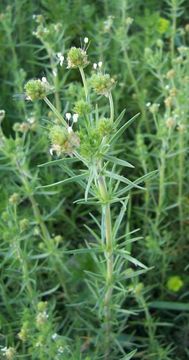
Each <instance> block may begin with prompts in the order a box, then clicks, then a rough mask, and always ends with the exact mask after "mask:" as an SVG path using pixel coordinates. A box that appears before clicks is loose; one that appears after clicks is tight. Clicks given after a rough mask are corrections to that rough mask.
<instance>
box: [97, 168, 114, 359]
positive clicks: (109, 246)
mask: <svg viewBox="0 0 189 360" xmlns="http://www.w3.org/2000/svg"><path fill="white" fill-rule="evenodd" d="M98 185H99V191H100V195H101V197H102V201H103V202H104V203H105V204H103V205H102V211H103V210H104V212H105V236H106V246H105V258H106V292H105V296H104V312H105V359H109V353H110V347H111V299H112V292H113V286H112V283H113V260H114V259H113V241H112V240H113V239H112V223H111V209H110V204H109V203H108V202H107V198H108V193H107V187H106V183H105V179H104V177H103V176H101V175H100V177H99V180H98Z"/></svg>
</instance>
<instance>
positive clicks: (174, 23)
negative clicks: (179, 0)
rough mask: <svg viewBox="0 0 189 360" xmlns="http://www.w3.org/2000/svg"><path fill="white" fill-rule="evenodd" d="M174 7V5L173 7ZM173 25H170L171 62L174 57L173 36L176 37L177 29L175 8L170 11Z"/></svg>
mask: <svg viewBox="0 0 189 360" xmlns="http://www.w3.org/2000/svg"><path fill="white" fill-rule="evenodd" d="M173 6H174V5H173ZM172 10H173V11H172V16H173V23H172V34H171V59H172V61H173V59H174V55H175V35H176V27H177V22H176V21H177V19H176V11H177V9H176V7H173V9H172Z"/></svg>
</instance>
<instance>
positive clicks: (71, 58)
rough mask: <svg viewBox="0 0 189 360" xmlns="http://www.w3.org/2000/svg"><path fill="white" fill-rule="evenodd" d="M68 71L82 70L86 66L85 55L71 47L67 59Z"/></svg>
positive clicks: (80, 50) (81, 50)
mask: <svg viewBox="0 0 189 360" xmlns="http://www.w3.org/2000/svg"><path fill="white" fill-rule="evenodd" d="M67 62H68V69H74V68H84V67H86V66H87V65H88V63H89V62H88V60H87V53H86V51H85V50H83V49H81V48H76V47H72V48H71V49H70V50H69V52H68V57H67Z"/></svg>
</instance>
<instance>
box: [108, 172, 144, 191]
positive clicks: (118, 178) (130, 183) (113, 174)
mask: <svg viewBox="0 0 189 360" xmlns="http://www.w3.org/2000/svg"><path fill="white" fill-rule="evenodd" d="M105 175H107V176H109V177H110V178H112V179H115V180H118V181H121V182H123V183H125V184H128V185H131V186H132V187H136V188H137V189H141V190H144V188H143V187H141V186H138V185H137V183H136V182H132V181H130V180H129V179H127V178H126V177H124V176H121V175H118V174H115V173H113V172H112V171H106V172H105Z"/></svg>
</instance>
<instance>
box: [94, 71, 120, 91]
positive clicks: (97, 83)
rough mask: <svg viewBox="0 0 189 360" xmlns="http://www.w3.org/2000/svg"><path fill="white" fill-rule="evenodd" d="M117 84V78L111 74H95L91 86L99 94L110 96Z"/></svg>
mask: <svg viewBox="0 0 189 360" xmlns="http://www.w3.org/2000/svg"><path fill="white" fill-rule="evenodd" d="M114 84H115V80H114V79H113V78H111V77H110V75H109V74H101V73H98V74H93V76H92V78H91V86H92V88H93V90H94V91H95V92H96V93H97V94H98V95H105V96H108V94H109V93H110V91H111V90H112V88H113V86H114Z"/></svg>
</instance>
